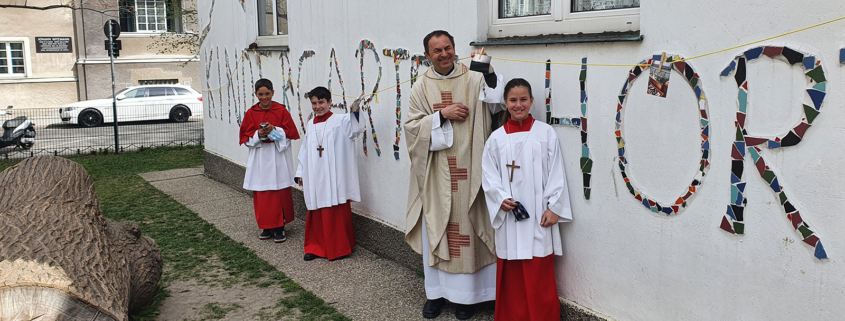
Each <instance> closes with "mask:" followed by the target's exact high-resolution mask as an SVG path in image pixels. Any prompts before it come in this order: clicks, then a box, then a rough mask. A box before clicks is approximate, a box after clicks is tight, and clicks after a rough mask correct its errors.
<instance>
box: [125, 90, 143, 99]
mask: <svg viewBox="0 0 845 321" xmlns="http://www.w3.org/2000/svg"><path fill="white" fill-rule="evenodd" d="M146 92H147V89H146V88H136V89H132V90H130V91H127V92H126V94H125V95H124V96H126V98H142V97H144V94H146Z"/></svg>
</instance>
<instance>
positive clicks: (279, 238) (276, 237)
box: [273, 226, 288, 243]
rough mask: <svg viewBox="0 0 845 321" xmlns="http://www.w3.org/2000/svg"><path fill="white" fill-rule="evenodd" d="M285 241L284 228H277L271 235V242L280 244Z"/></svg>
mask: <svg viewBox="0 0 845 321" xmlns="http://www.w3.org/2000/svg"><path fill="white" fill-rule="evenodd" d="M287 240H288V238H287V237H285V228H284V226H283V227H280V228H277V229H276V231H275V232H274V233H273V242H276V243H282V242H284V241H287Z"/></svg>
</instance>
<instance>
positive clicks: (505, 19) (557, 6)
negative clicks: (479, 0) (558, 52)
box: [488, 0, 640, 38]
mask: <svg viewBox="0 0 845 321" xmlns="http://www.w3.org/2000/svg"><path fill="white" fill-rule="evenodd" d="M489 1H490V7H491V8H492V9H493V10H491V17H490V18H491V24H490V28H489V31H488V36H489V37H491V38H498V37H512V36H536V35H550V34H577V33H602V32H608V31H636V30H639V28H640V21H639V17H640V8H639V7H640V0H489Z"/></svg>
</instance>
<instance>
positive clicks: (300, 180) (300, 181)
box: [293, 177, 302, 186]
mask: <svg viewBox="0 0 845 321" xmlns="http://www.w3.org/2000/svg"><path fill="white" fill-rule="evenodd" d="M293 181H294V182H296V183H297V184H299V186H302V177H294V178H293Z"/></svg>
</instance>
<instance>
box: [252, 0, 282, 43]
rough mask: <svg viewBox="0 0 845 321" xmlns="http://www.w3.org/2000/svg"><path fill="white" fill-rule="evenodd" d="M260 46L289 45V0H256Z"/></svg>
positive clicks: (258, 41)
mask: <svg viewBox="0 0 845 321" xmlns="http://www.w3.org/2000/svg"><path fill="white" fill-rule="evenodd" d="M255 3H256V9H257V12H256V13H257V14H256V15H257V17H258V19H257V20H258V39H257V40H256V43H258V45H259V46H287V44H288V42H287V40H288V2H287V0H256V1H255Z"/></svg>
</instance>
